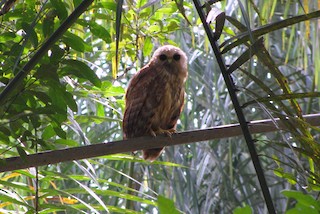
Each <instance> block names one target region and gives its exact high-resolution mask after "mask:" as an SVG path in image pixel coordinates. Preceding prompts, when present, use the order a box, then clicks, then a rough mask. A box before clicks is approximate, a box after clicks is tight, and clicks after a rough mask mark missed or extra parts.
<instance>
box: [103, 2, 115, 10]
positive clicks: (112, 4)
mask: <svg viewBox="0 0 320 214" xmlns="http://www.w3.org/2000/svg"><path fill="white" fill-rule="evenodd" d="M100 4H101V6H102V7H103V8H105V9H109V10H112V11H116V10H117V4H116V3H115V2H113V1H107V2H100Z"/></svg>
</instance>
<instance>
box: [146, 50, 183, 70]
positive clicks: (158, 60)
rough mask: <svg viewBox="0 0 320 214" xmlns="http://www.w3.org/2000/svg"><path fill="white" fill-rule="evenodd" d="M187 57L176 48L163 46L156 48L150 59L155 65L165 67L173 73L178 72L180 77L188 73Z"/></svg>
mask: <svg viewBox="0 0 320 214" xmlns="http://www.w3.org/2000/svg"><path fill="white" fill-rule="evenodd" d="M187 60H188V58H187V55H186V54H185V53H184V52H183V51H182V50H181V49H180V48H178V47H175V46H172V45H165V46H162V47H160V48H158V49H157V50H156V51H155V52H154V54H153V56H152V59H151V63H155V65H159V66H165V67H167V68H168V69H170V70H173V72H179V73H180V74H181V75H185V76H186V75H187V72H188V70H187V69H188V68H187V67H188V62H187Z"/></svg>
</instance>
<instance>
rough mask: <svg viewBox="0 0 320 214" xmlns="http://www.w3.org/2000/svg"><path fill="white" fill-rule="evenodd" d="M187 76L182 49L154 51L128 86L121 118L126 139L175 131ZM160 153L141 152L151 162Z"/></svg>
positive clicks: (185, 61)
mask: <svg viewBox="0 0 320 214" xmlns="http://www.w3.org/2000/svg"><path fill="white" fill-rule="evenodd" d="M187 75H188V70H187V56H186V54H185V53H184V52H183V51H182V50H181V49H179V48H177V47H175V46H172V45H165V46H162V47H160V48H158V49H157V50H156V51H155V53H154V54H153V56H152V58H151V60H150V62H149V63H148V64H147V65H146V66H144V67H143V68H142V69H141V70H140V71H139V72H138V73H136V74H135V75H134V76H133V77H132V79H131V81H130V83H129V86H128V89H127V92H126V97H125V99H126V109H125V113H124V117H123V133H124V138H125V139H126V138H133V137H141V136H147V135H152V136H156V135H157V134H163V133H165V134H168V135H170V134H171V133H174V132H175V130H176V123H177V120H178V119H179V116H180V113H181V111H182V108H183V104H184V84H185V81H186V79H187ZM162 150H163V148H156V149H146V150H143V158H144V159H146V160H150V161H153V160H155V159H156V158H157V157H158V156H159V155H160V154H161V151H162Z"/></svg>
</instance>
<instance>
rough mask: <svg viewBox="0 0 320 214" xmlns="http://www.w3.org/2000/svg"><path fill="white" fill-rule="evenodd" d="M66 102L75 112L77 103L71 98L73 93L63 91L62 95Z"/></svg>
mask: <svg viewBox="0 0 320 214" xmlns="http://www.w3.org/2000/svg"><path fill="white" fill-rule="evenodd" d="M63 98H64V100H65V102H66V104H67V105H68V106H69V108H70V109H71V110H72V111H74V112H76V111H78V105H77V103H76V101H75V100H74V99H73V95H72V94H71V93H69V92H67V91H65V92H64V96H63Z"/></svg>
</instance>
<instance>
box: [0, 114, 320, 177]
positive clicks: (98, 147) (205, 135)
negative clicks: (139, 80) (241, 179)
mask: <svg viewBox="0 0 320 214" xmlns="http://www.w3.org/2000/svg"><path fill="white" fill-rule="evenodd" d="M304 118H305V120H306V122H307V123H308V124H310V125H312V126H319V125H320V114H310V115H305V116H304ZM275 124H276V125H275ZM249 128H250V132H251V133H252V134H258V133H266V132H273V131H277V130H282V129H285V126H284V125H283V124H282V122H281V121H280V119H273V120H270V119H268V120H256V121H253V122H250V123H249ZM239 135H242V131H241V127H240V125H239V124H231V125H224V126H217V127H213V128H208V129H202V130H195V131H187V132H180V133H175V134H173V135H172V137H171V138H169V137H168V136H157V137H139V138H133V139H129V140H120V141H113V142H107V143H100V144H94V145H88V146H80V147H74V148H67V149H61V150H54V151H46V152H40V153H37V154H30V155H27V156H25V157H23V158H21V157H11V158H7V159H3V160H2V162H4V163H2V164H1V165H0V172H6V171H11V170H17V169H25V168H29V167H36V166H43V165H48V164H56V163H60V162H66V161H72V160H80V159H86V158H94V157H98V156H103V155H111V154H116V153H123V152H131V151H136V150H142V149H151V148H155V147H162V146H172V145H179V144H187V143H195V142H199V141H207V140H213V139H221V138H227V137H235V136H239Z"/></svg>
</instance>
